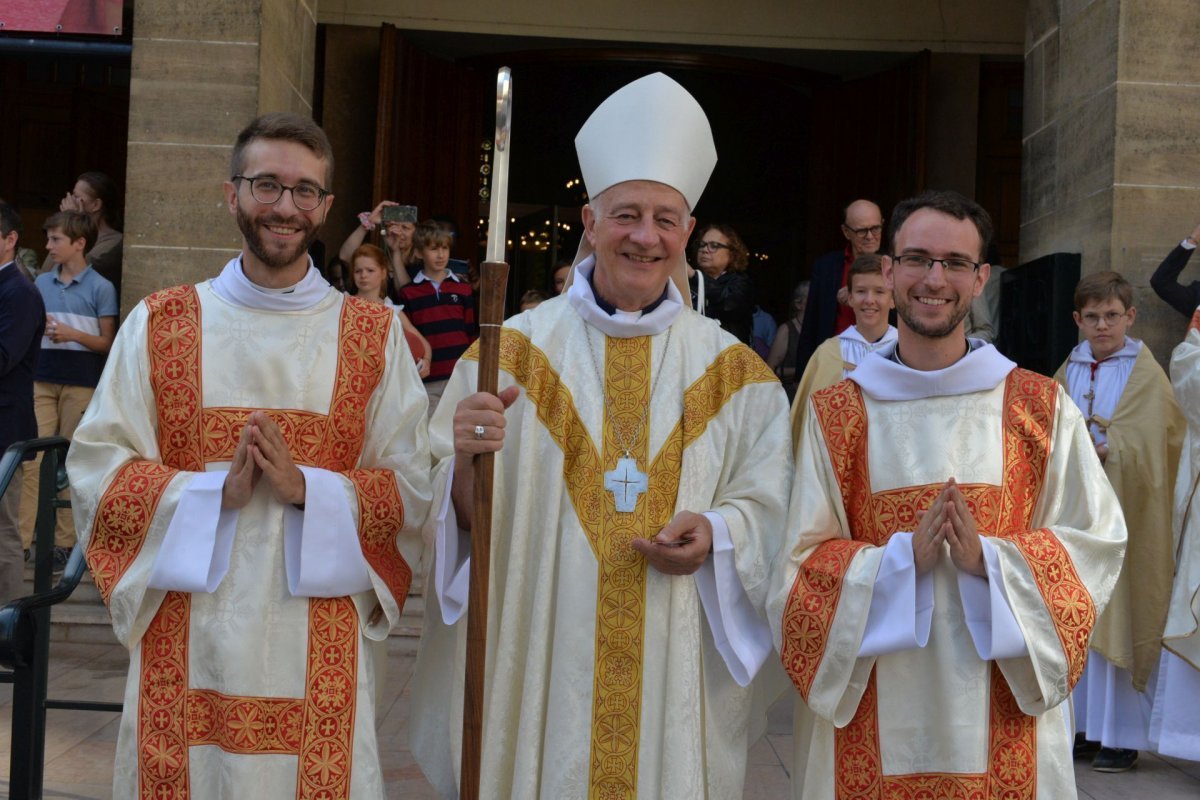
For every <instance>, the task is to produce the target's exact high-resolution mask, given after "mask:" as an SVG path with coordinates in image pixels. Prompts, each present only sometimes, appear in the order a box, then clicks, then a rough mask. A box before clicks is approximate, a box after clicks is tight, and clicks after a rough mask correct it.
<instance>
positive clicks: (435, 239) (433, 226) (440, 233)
mask: <svg viewBox="0 0 1200 800" xmlns="http://www.w3.org/2000/svg"><path fill="white" fill-rule="evenodd" d="M453 244H454V234H452V233H451V232H450V229H449V228H447V227H446V226H445V225H443V224H442V223H440V222H437V221H435V220H432V219H427V220H425V221H424V222H422V223H420V224H419V225H417V229H416V230H415V231H414V232H413V249H414V250H428V249H429V248H430V247H440V246H442V245H445V246H446V247H450V246H452V245H453Z"/></svg>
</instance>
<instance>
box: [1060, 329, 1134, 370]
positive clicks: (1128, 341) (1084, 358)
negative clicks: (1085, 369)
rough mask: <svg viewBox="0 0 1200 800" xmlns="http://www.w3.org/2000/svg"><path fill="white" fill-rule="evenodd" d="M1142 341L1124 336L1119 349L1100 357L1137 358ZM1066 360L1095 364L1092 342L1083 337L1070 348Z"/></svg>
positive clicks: (1106, 359)
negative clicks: (1123, 342)
mask: <svg viewBox="0 0 1200 800" xmlns="http://www.w3.org/2000/svg"><path fill="white" fill-rule="evenodd" d="M1141 349H1142V341H1141V340H1140V339H1134V338H1133V337H1132V336H1126V337H1125V344H1124V346H1122V347H1121V349H1120V350H1118V351H1117V352H1115V353H1113V354H1112V355H1111V356H1109V357H1108V358H1104V359H1101V360H1102V361H1109V360H1111V359H1114V358H1137V354H1138V353H1139V352H1141ZM1067 360H1068V361H1071V362H1074V363H1076V364H1095V363H1096V357H1095V356H1094V355H1092V343H1091V342H1089V341H1088V340H1087V339H1084V340H1083V341H1082V342H1080V343H1079V344H1077V345H1075V348H1074V349H1073V350H1071V355H1069V356H1067Z"/></svg>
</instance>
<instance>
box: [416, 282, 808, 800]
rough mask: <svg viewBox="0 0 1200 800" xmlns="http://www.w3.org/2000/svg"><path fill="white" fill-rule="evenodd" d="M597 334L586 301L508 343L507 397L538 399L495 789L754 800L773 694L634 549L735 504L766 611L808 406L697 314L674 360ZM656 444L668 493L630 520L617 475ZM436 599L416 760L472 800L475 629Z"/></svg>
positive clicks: (535, 316) (507, 459)
mask: <svg viewBox="0 0 1200 800" xmlns="http://www.w3.org/2000/svg"><path fill="white" fill-rule="evenodd" d="M589 327H590V326H589V323H587V322H585V321H584V320H583V318H581V316H580V315H579V314H578V313H577V312H576V310H575V309H574V308H573V307H572V306H571V305H570V303H569V302H568V299H567V298H566V297H564V298H562V299H555V300H551V301H549V302H547V303H543V304H542V305H540V306H538V307H537V308H536V309H534V310H533V311H531V312H528V313H525V314H522V315H520V316H518V317H515V318H513V319H511V320H509V321H508V322H507V323H506V327H505V328H504V331H503V336H502V343H501V374H500V384H501V388H502V389H503V388H504V387H508V386H518V387H520V389H521V395H520V396H519V398H518V399H517V401H516V403H515V404H514V406H513V407H512V408H510V409H509V410H508V413H507V415H506V417H507V427H506V429H505V444H504V448H503V449H502V450H501V451H500V452H499V453H498V454H497V459H496V483H495V506H494V510H493V519H494V520H495V522H494V527H495V530H494V533H493V538H492V576H491V584H490V590H491V600H490V603H489V606H488V612H489V624H488V652H487V672H486V678H485V699H484V703H485V705H484V712H483V717H484V733H483V756H482V779H481V791H482V793H483V796H485V797H493V798H510V797H512V798H516V797H521V798H554V800H570V799H571V798H580V799H582V798H633V797H638V798H642V800H654V798H661V799H662V800H673V799H674V798H685V797H686V798H692V797H738V796H740V795H741V792H742V785H743V781H744V773H745V764H746V751H747V747H748V745H749V744H750V742H749V741H748V730H749V717H750V709H751V704H752V698H753V692H754V684H751V686H750V687H747V688H742V687H740V686H739V685H738V684H737V682H736V681H735V680H734V678H733V677H732V676H731V674H730V671H729V668H728V667H727V666H726V663H725V662H724V661H723V659H722V656H721V655H720V653H719V652H718V648H717V645H716V643H715V642H714V640H713V634H712V632H711V631H710V627H709V624H707V623H706V620H705V614H704V611H703V610H702V607H701V600H700V597H699V596H698V590H697V584H696V581H697V578H696V577H694V576H668V575H664V574H661V573H659V572H657V571H655V570H653V569H649V568H648V567H647V565H646V563H645V560H644V559H643V557H642V556H641V555H640V554H638V553H637V551H635V550H634V549H632V547H630V545H629V542H630V540H631V539H632V538H634V537H650V536H653V535H655V534H656V533H657V532H658V531H659V530H660V529H661V528H662V527H663V526H664V525H665V524H666V523H667V522H668V521H669V520H670V519H671V518H672V517H673V516H674V515H675V514H676V513H677V512H679V511H684V510H688V511H695V512H697V513H699V512H706V511H710V510H711V511H716V512H717V513H719V514H720V516H721V518H722V519H723V520H724V521H725V523H726V524H727V525H728V527H729V533H730V536H731V537H732V540H733V544H734V551H733V553H734V559H735V561H736V573H737V578H738V579H739V580H740V582H741V585H742V587H743V588H744V591H745V593H746V595H748V596H749V598H750V600H751V601H752V602H753V603H754V605H755V607H756V608H757V609H758V610H759V611H758V613H759V614H760V615H761V613H762V612H761V609H762V604H763V602H764V601H765V597H766V595H765V591H766V579H767V573H768V567H769V565H770V562H771V559H772V557H773V556H774V553H775V546H776V543H777V537H778V535H779V532H780V531H781V529H782V524H783V515H784V509H785V502H786V496H787V491H788V489H787V478H786V476H788V475H790V472H791V467H790V453H789V447H788V432H787V427H786V425H787V417H786V403H787V400H786V396H785V394H784V392H783V389H782V387H781V386H780V385H779V382H778V380H776V379H775V377H774V376H773V375H772V373H771V372H770V370H769V369H767V367H766V365H765V364H764V363H763V361H762V360H761V359H760V358H759V357H758V356H757V355H756V354H755V353H754V352H753V351H752V350H750V349H749V348H747V347H745V346H744V345H742V344H739V343H737V342H736V341H735V340H734V339H733V338H732V337H730V336H729V335H728V334H726V333H724V332H722V331H721V330H720V329H719V328H718V326H717V325H716V323H715V322H713V321H712V320H707V319H705V318H703V317H701V316H700V315H698V314H696V313H694V312H692V311H690V310H686V309H685V310H682V311H680V312H679V314H678V316H677V317H675V319H674V321H673V322H672V323H671V326H670V338H671V340H670V344H669V352H667V353H666V354H664V348H665V347H667V339H668V334H667V333H666V332H664V333H659V334H656V335H645V336H634V337H631V338H617V337H606V336H605V335H604V334H603V333H601V332H600V331H598V330H596V329H594V328H592V329H591V330H590V333H589ZM589 348H591V349H592V354H591V355H589V353H588V349H589ZM593 355H594V356H595V363H593V358H592V356H593ZM473 358H474V352H473V351H471V352H469V353H468V355H467V357H466V359H465V360H464V361H463V362H461V363H460V364H459V366H458V368H457V369H456V371H455V374H454V376H453V377H452V379H451V382H450V384H449V386H448V387H447V390H446V396H445V398H444V399H443V401H442V408H443V409H446V412H445V413H442V412H441V410H440V409H439V414H438V415H437V416H435V418H434V420H433V423H432V424H431V435H432V437H433V438H432V441H431V444H432V446H433V450H434V458H435V460H440V466H439V471H438V475H437V477H436V478H435V500H434V504H435V509H436V508H437V507H438V503H439V502H440V499H439V492H441V491H443V490H444V486H445V479H446V477H447V476H448V475H447V471H448V469H449V467H450V457H451V456H452V453H453V444H452V441H451V438H450V434H451V432H450V430H449V425H448V424H447V423H448V422H449V419H450V415H451V413H452V411H453V409H454V406H455V404H456V403H457V401H458V399H459V398H461V397H463V396H464V395H466V394H468V393H470V392H472V391H473V387H474V385H475V381H476V377H475V376H476V369H477V364H476V362H474V361H473V360H472V359H473ZM597 366H599V367H600V369H602V370H603V372H604V376H603V381H602V382H599V381H598V379H599V377H600V376H599V375H597V371H596V367H597ZM660 370H661V375H659V371H660ZM656 380H657V390H653V387H654V383H655V381H656ZM652 390H653V396H652ZM606 398H607V402H606ZM606 405H607V413H606ZM647 411H648V414H646V419H647V422H646V424H645V425H644V426H642V427H641V428H640V429H639V426H638V420H639V419H641V418H642V417H643V414H644V413H646V412H647ZM615 429H619V430H620V431H621V434H622V435H617V434H615ZM634 430H639V433H638V435H637V437H636V440H635V441H633V442H632V446H631V448H630V455H631V456H632V457H633V458H635V459H636V460H637V462H638V464H639V466H640V468H641V469H642V470H643V471H645V472H646V473H647V474H648V476H649V481H648V483H649V486H648V491H646V492H645V493H644V494H640V495H639V496H638V499H637V505H636V509H635V511H634V512H633V513H621V512H618V511H616V510H615V506H614V498H613V494H612V493H611V492H610V491H608V490H607V489H606V488H605V473H606V472H610V471H612V470H613V469H614V467H615V466H616V463H617V460H618V458H620V457H621V456H622V455H623V452H622V447H621V445H620V444H619V442H618V439H620V438H623V437H629V436H630V432H631V431H634ZM710 558H711V557H710ZM426 594H427V597H428V598H429V602H430V606H431V607H429V608H427V611H426V622H425V633H424V635H423V639H422V645H421V646H422V652H421V654H420V656H419V663H418V666H417V674H416V676H415V678H414V686H413V696H414V701H415V702H414V709H413V723H412V725H413V729H412V730H413V751H414V754H415V755H416V756H417V758H418V761H419V762H420V763H421V766H422V768H423V769H424V770H425V773H426V775H427V776H428V777H429V778H430V780H431V781H432V782H433V783H434V784H435V785H436V786H438V788H439V790H440V791H441V792H442V793H443V794H444V795H446V796H454V795H455V783H456V777H455V776H456V773H457V769H458V759H459V736H460V734H459V731H460V725H461V722H460V720H461V708H462V675H463V656H464V650H463V642H462V638H461V637H460V633H461V632H462V629H463V628H465V624H464V623H459V625H458V626H457V627H447V626H446V625H444V624H443V623H442V618H441V615H440V611H439V609H438V608H436V605H437V603H436V595H435V594H434V592H433V591H427V593H426ZM761 624H765V622H763V623H761ZM764 633H765V630H764ZM764 641H765V637H764Z"/></svg>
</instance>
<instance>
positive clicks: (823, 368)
mask: <svg viewBox="0 0 1200 800" xmlns="http://www.w3.org/2000/svg"><path fill="white" fill-rule="evenodd" d="M846 288H847V290H848V292H849V297H848V299H847V304H848V305H849V306H850V309H851V310H852V311H853V312H854V324H853V325H851V326H850V327H849V328H846V330H844V331H842V332H841V333H839V334H838V335H837V336H832V337H830V338H828V339H826V340H825V341H824V342H822V343H821V346H820V347H818V348H817V349H816V351H815V352H814V353H813V355H812V358H810V359H809V361H808V366H806V367H805V368H804V375H803V376H802V377H801V378H800V383H799V384H798V386H797V387H796V399H795V400H794V401H793V403H792V431H793V436H797V435H799V431H800V424H799V423H800V417H801V415H802V414H803V413H804V407H805V406H806V405H807V403H808V397H809V395H811V394H812V393H813V392H815V391H817V390H819V389H824V388H825V387H826V386H832V385H833V384H835V383H837V382H838V381H840V380H841V379H842V378H845V377H846V376H847V375H849V374H850V373H851V372H853V371H854V368H855V367H856V366H858V364H859V362H861V361H862V360H863V359H864V358H866V357H867V355H868V354H870V353H872V352H874V351H876V350H878V349H879V348H881V347H883V346H884V345H887V344H890V343H892V342H894V341H896V329H895V327H893V326H892V325H889V324H888V312H889V311H891V310H892V292H891V290H890V289H889V288H888V286H887V283H886V282H885V281H884V279H883V266H882V260H881V259H880V257H879V255H878V254H877V253H867V254H865V255H861V256H859V257H858V258H856V259H854V263H853V264H851V265H850V273H849V275H848V276H847V277H846Z"/></svg>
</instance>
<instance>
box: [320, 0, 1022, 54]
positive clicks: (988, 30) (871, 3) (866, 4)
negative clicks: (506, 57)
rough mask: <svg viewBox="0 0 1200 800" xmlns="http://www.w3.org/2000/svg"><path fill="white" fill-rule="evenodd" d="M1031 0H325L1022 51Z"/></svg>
mask: <svg viewBox="0 0 1200 800" xmlns="http://www.w3.org/2000/svg"><path fill="white" fill-rule="evenodd" d="M1024 9H1025V0H956V1H955V2H952V3H948V2H941V1H940V0H909V2H904V3H898V2H896V1H895V0H858V2H854V3H830V2H827V0H789V1H788V2H779V0H744V1H743V2H741V3H736V4H734V3H726V2H713V0H703V1H702V2H695V0H658V1H657V2H653V3H647V2H644V0H610V1H609V2H605V3H551V2H546V0H508V2H504V3H496V2H492V0H446V1H445V2H440V3H431V2H429V0H321V10H320V21H321V22H325V23H330V24H341V25H362V26H366V27H372V28H374V27H378V26H379V25H380V24H381V23H384V22H390V23H392V24H394V25H395V26H396V27H398V28H410V29H414V30H435V31H457V32H461V33H483V34H499V35H508V36H549V37H555V38H575V39H600V40H605V41H625V42H658V43H678V44H691V45H698V44H703V45H723V46H730V47H782V48H798V49H812V50H890V51H901V52H917V51H919V50H924V49H928V50H932V51H934V52H947V53H956V52H957V53H974V54H1010V55H1016V54H1019V53H1020V43H1021V37H1022V28H1021V20H1022V19H1023V17H1024Z"/></svg>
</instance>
